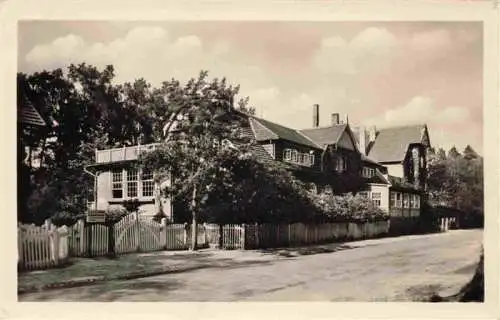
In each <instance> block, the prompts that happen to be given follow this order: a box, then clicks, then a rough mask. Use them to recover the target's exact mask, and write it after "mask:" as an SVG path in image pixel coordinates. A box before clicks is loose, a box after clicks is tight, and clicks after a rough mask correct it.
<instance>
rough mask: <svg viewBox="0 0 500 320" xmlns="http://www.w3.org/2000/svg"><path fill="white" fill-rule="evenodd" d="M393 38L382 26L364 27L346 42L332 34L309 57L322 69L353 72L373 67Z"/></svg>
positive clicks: (326, 71)
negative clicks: (311, 56) (312, 55)
mask: <svg viewBox="0 0 500 320" xmlns="http://www.w3.org/2000/svg"><path fill="white" fill-rule="evenodd" d="M395 44H396V39H395V37H394V35H392V34H391V33H390V32H389V31H387V30H386V29H381V28H367V29H364V30H363V31H361V32H360V33H358V34H357V35H356V36H355V37H354V38H353V39H352V40H351V41H350V42H347V41H346V40H345V39H343V38H341V37H338V36H334V37H330V38H325V39H323V40H322V42H321V46H320V48H319V50H318V51H317V52H316V53H315V55H314V57H313V65H314V66H315V67H316V68H317V69H319V70H321V71H322V72H324V73H339V74H348V75H352V74H357V73H360V72H363V71H366V69H368V68H371V67H377V65H376V63H375V62H377V61H378V60H379V59H381V58H383V57H385V56H387V55H388V54H390V52H391V50H392V48H393V47H394V46H395Z"/></svg>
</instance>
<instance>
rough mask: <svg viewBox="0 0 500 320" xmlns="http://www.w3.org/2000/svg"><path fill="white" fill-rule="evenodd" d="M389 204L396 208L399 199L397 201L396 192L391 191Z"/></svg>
mask: <svg viewBox="0 0 500 320" xmlns="http://www.w3.org/2000/svg"><path fill="white" fill-rule="evenodd" d="M389 205H390V206H391V208H396V207H397V201H396V192H394V191H391V193H390V195H389Z"/></svg>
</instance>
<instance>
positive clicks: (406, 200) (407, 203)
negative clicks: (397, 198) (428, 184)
mask: <svg viewBox="0 0 500 320" xmlns="http://www.w3.org/2000/svg"><path fill="white" fill-rule="evenodd" d="M403 208H410V194H408V193H403Z"/></svg>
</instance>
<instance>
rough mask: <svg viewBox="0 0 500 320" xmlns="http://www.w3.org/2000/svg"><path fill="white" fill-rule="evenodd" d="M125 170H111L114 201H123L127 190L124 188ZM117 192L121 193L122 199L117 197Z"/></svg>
mask: <svg viewBox="0 0 500 320" xmlns="http://www.w3.org/2000/svg"><path fill="white" fill-rule="evenodd" d="M124 180H125V179H123V169H112V170H111V198H112V199H123V196H124V194H125V190H124V188H123V182H124ZM115 190H116V191H120V192H121V197H115Z"/></svg>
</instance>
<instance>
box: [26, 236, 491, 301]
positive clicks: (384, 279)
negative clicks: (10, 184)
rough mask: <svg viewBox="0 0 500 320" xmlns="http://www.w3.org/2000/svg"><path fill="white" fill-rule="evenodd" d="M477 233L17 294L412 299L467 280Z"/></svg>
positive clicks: (37, 297) (50, 297)
mask: <svg viewBox="0 0 500 320" xmlns="http://www.w3.org/2000/svg"><path fill="white" fill-rule="evenodd" d="M482 236H483V234H482V231H481V230H457V231H450V232H448V233H444V234H437V235H424V236H410V237H399V238H387V239H379V240H367V241H360V242H356V243H351V244H350V243H346V244H344V245H343V246H339V245H336V246H330V247H329V248H330V250H329V251H331V252H327V253H314V252H309V254H308V255H298V256H292V257H290V258H283V259H277V260H272V261H259V260H254V261H251V260H250V261H248V264H245V265H241V264H240V265H238V266H233V267H225V268H209V269H202V270H197V271H192V272H186V273H179V274H171V275H163V276H157V277H150V278H143V279H137V280H128V281H116V282H108V283H103V284H100V285H94V286H87V287H80V288H71V289H61V290H55V291H46V292H38V293H32V294H27V295H22V296H20V297H19V300H20V301H243V300H251V301H358V302H361V301H412V300H418V299H420V298H422V297H425V296H428V295H429V294H430V293H431V292H436V291H438V292H443V290H444V291H448V292H454V291H455V290H458V289H459V288H460V287H461V286H463V285H464V284H465V283H467V282H468V281H469V279H470V278H471V277H472V275H473V273H474V268H475V264H476V262H477V260H478V258H479V251H480V247H481V242H482ZM341 249H342V250H341ZM245 254H247V255H250V256H251V255H252V254H253V255H257V253H252V252H249V253H245ZM270 254H277V252H273V253H270ZM282 254H283V252H282Z"/></svg>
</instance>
